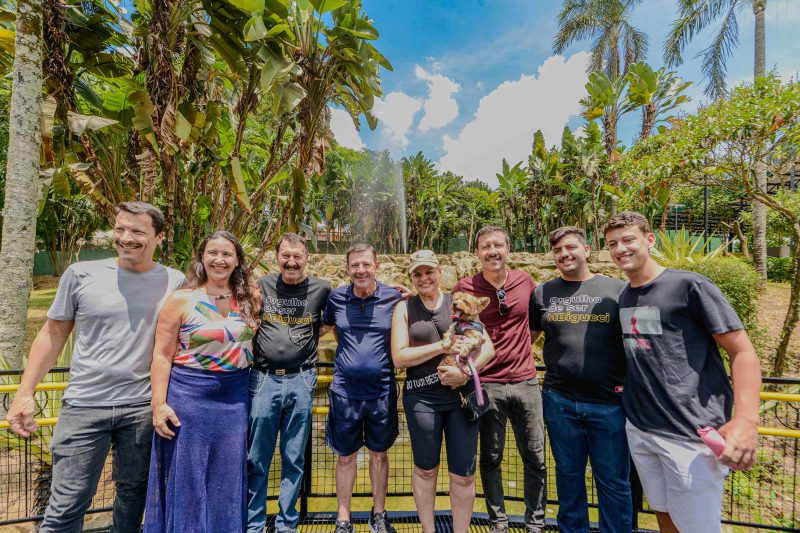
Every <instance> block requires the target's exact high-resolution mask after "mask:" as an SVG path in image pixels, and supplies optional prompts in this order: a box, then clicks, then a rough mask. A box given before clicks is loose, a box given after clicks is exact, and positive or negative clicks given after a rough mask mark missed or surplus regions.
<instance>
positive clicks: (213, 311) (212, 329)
mask: <svg viewBox="0 0 800 533" xmlns="http://www.w3.org/2000/svg"><path fill="white" fill-rule="evenodd" d="M193 292H196V293H199V294H198V296H199V298H198V299H197V301H196V303H195V306H194V309H192V311H191V312H190V313H189V316H188V317H186V320H185V321H184V323H183V324H181V329H180V333H179V334H178V354H177V355H176V356H175V359H174V360H173V363H174V364H176V365H183V366H186V367H189V368H197V369H199V370H210V371H212V372H231V371H234V370H240V369H243V368H248V367H250V365H251V364H252V362H253V337H254V336H255V335H254V332H253V330H252V329H251V328H250V327H249V326H247V325H246V324H245V323H244V322H243V321H242V318H241V317H240V316H239V307H238V305H237V304H236V301H235V300H234V299H233V298H231V300H230V307H231V309H230V312H229V313H228V316H227V317H225V316H222V315H221V314H220V312H219V311H218V310H217V306H216V305H214V304H213V303H211V302H210V301H209V299H208V297H207V296H206V294H205V291H203V290H197V291H193ZM212 300H213V298H212Z"/></svg>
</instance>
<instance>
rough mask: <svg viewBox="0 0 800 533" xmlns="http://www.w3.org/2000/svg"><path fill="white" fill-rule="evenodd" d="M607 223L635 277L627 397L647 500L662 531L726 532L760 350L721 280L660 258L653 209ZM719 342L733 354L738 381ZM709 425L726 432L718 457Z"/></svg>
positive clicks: (628, 312)
mask: <svg viewBox="0 0 800 533" xmlns="http://www.w3.org/2000/svg"><path fill="white" fill-rule="evenodd" d="M603 233H604V234H605V237H606V245H607V246H608V250H609V252H610V253H611V259H612V260H613V261H614V263H615V264H616V265H617V266H618V267H619V268H621V269H622V270H623V271H624V272H625V274H626V275H627V276H628V279H629V281H630V283H628V285H626V286H625V288H624V289H623V290H622V292H621V293H620V296H619V309H620V313H619V314H620V323H621V325H622V333H623V339H624V346H625V354H626V356H627V361H628V368H627V378H626V381H625V392H624V394H623V405H624V409H625V415H626V416H627V418H628V423H627V426H626V430H627V433H628V445H629V447H630V450H631V456H632V457H633V461H634V463H635V465H636V470H637V471H638V473H639V478H640V479H641V481H642V486H643V488H644V493H645V496H646V497H647V502H648V504H649V505H650V508H651V509H653V510H655V511H656V517H657V519H658V524H659V527H660V529H661V531H669V532H673V531H691V532H692V533H712V532H713V533H719V530H720V521H721V520H720V519H721V507H722V489H723V483H724V481H725V476H726V475H727V472H728V468H727V467H731V468H735V469H738V470H743V469H747V468H750V467H751V466H752V464H753V461H754V460H755V452H756V447H757V445H758V427H757V426H758V408H759V392H760V389H761V368H760V365H759V361H758V356H757V355H756V352H755V350H754V349H753V345H752V344H751V343H750V339H749V338H748V337H747V333H745V331H744V327H743V326H742V322H741V321H740V320H739V317H738V316H737V315H736V312H735V311H734V310H733V308H732V307H731V306H730V304H729V303H728V301H727V300H726V299H725V296H723V294H722V292H721V291H720V290H719V287H717V286H716V285H714V283H713V282H712V281H711V280H710V279H708V278H706V277H705V276H701V275H700V274H696V273H694V272H687V271H684V270H674V269H671V268H664V267H663V266H661V265H659V264H658V263H656V262H655V261H654V260H653V258H652V257H651V256H650V248H652V247H653V245H654V244H655V235H653V233H652V232H651V231H650V225H649V224H648V222H647V219H646V218H645V217H644V216H642V215H641V214H639V213H634V212H630V211H626V212H622V213H619V214H617V215H615V216H613V217H611V220H609V221H608V223H607V224H606V225H605V227H604V228H603ZM717 343H719V345H720V346H722V348H724V349H725V351H726V352H727V353H728V356H729V357H730V370H731V377H732V379H733V386H732V387H731V382H730V380H729V379H728V376H727V374H726V372H725V365H724V363H723V361H722V358H721V357H720V351H719V348H718V347H717ZM734 403H735V404H736V411H735V412H734V414H733V417H731V410H732V407H733V404H734ZM708 426H711V427H714V428H716V429H717V430H718V431H719V434H720V435H721V436H722V437H723V438H724V439H725V441H726V443H725V447H724V450H722V452H721V453H720V455H719V457H717V456H715V455H714V453H713V452H712V451H711V449H710V448H709V447H708V446H706V445H705V443H704V442H703V441H702V440H701V438H700V436H699V434H698V430H699V429H703V428H706V427H708Z"/></svg>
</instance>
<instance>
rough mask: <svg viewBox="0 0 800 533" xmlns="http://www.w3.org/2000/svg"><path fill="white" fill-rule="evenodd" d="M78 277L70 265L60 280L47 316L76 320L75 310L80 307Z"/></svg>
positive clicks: (56, 318)
mask: <svg viewBox="0 0 800 533" xmlns="http://www.w3.org/2000/svg"><path fill="white" fill-rule="evenodd" d="M78 286H79V281H78V277H77V276H76V275H75V270H74V269H73V268H72V266H70V267H68V268H67V269H66V270H65V271H64V274H63V275H62V276H61V279H60V280H59V282H58V290H57V291H56V297H55V299H54V300H53V303H52V304H51V305H50V309H49V310H48V311H47V318H51V319H53V320H75V311H76V310H77V309H78V297H77V292H78Z"/></svg>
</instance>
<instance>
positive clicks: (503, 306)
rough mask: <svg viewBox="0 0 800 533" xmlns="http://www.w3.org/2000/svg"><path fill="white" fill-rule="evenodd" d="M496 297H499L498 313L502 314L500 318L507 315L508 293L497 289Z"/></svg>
mask: <svg viewBox="0 0 800 533" xmlns="http://www.w3.org/2000/svg"><path fill="white" fill-rule="evenodd" d="M495 295H496V296H497V305H498V311H499V312H500V316H505V315H507V314H508V304H507V303H506V291H505V290H503V289H497V292H495Z"/></svg>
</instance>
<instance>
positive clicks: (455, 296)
mask: <svg viewBox="0 0 800 533" xmlns="http://www.w3.org/2000/svg"><path fill="white" fill-rule="evenodd" d="M466 295H467V293H465V292H461V291H457V292H454V293H453V300H458V299H459V298H464V297H465V296H466Z"/></svg>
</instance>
